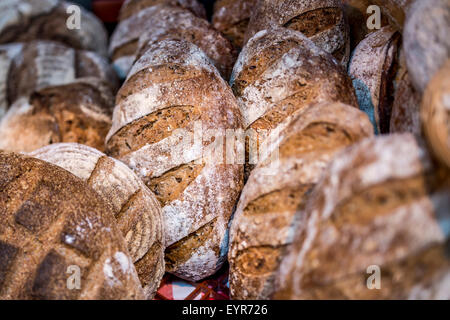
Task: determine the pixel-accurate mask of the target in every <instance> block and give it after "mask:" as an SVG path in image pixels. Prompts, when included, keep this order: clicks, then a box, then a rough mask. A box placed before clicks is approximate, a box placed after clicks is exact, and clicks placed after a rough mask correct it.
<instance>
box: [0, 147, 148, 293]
mask: <svg viewBox="0 0 450 320" xmlns="http://www.w3.org/2000/svg"><path fill="white" fill-rule="evenodd" d="M0 208H1V209H0V210H1V214H0V298H1V299H58V300H59V299H142V298H143V292H142V287H141V285H140V283H139V279H138V276H137V273H136V270H135V268H134V266H133V262H132V261H131V259H130V257H129V255H128V251H127V246H126V243H125V240H124V239H123V237H122V235H121V234H120V232H119V230H118V228H117V225H116V224H115V222H114V221H113V216H112V208H111V206H110V205H109V203H107V202H105V201H104V200H103V199H102V198H101V197H100V196H99V195H98V194H97V193H96V192H95V191H94V190H92V189H91V188H90V187H89V186H88V185H87V184H86V183H85V182H83V181H82V180H81V179H78V178H77V177H75V176H74V175H72V174H71V173H69V172H67V171H66V170H63V169H61V168H59V167H57V166H54V165H51V164H49V163H46V162H44V161H41V160H38V159H34V158H29V157H25V156H21V155H18V154H13V153H5V152H0ZM76 270H79V274H78V275H79V276H80V282H79V284H80V289H77V288H76V287H75V288H74V287H71V286H70V285H76V283H77V282H76V281H71V276H74V277H76V276H77V273H75V271H76ZM72 279H73V278H72Z"/></svg>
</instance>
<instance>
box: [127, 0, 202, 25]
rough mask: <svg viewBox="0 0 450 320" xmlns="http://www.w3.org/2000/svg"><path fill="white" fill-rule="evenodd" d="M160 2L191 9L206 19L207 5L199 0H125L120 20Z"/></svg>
mask: <svg viewBox="0 0 450 320" xmlns="http://www.w3.org/2000/svg"><path fill="white" fill-rule="evenodd" d="M158 4H167V5H171V6H179V7H181V8H184V9H187V10H189V11H191V12H192V13H193V14H195V15H196V16H197V17H199V18H203V19H206V11H205V7H203V5H202V4H201V3H200V2H198V1H197V0H125V2H124V3H123V5H122V8H121V9H120V15H119V20H120V21H123V20H125V19H128V18H130V17H131V16H133V15H135V14H136V13H138V12H139V11H141V10H144V9H146V8H149V7H152V6H155V5H158Z"/></svg>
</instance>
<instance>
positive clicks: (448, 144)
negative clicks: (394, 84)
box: [421, 59, 450, 168]
mask: <svg viewBox="0 0 450 320" xmlns="http://www.w3.org/2000/svg"><path fill="white" fill-rule="evenodd" d="M421 118H422V123H423V127H424V131H425V134H426V137H427V140H428V143H429V145H430V146H431V149H432V151H433V153H434V155H435V156H436V157H437V158H438V159H439V160H440V161H441V162H442V163H443V164H445V165H446V166H447V167H448V168H450V59H449V60H447V62H446V63H445V64H444V66H443V67H442V68H441V70H440V71H438V72H437V73H436V75H435V76H434V77H433V79H432V80H431V81H430V83H429V84H428V87H427V89H426V91H425V94H424V96H423V100H422V106H421Z"/></svg>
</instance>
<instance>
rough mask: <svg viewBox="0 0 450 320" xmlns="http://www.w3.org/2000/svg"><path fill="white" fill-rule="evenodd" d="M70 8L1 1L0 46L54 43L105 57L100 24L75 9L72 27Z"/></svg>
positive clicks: (29, 0) (44, 1) (39, 1)
mask: <svg viewBox="0 0 450 320" xmlns="http://www.w3.org/2000/svg"><path fill="white" fill-rule="evenodd" d="M71 5H72V4H71V3H69V2H65V1H58V0H2V1H1V3H0V21H1V22H2V23H1V24H0V43H9V42H28V41H32V40H36V39H42V40H54V41H58V42H62V43H64V44H66V45H68V46H70V47H72V48H76V49H84V50H91V51H96V52H98V53H99V54H101V55H103V56H106V54H107V42H108V35H107V33H106V30H105V28H104V27H103V24H102V23H101V21H100V20H98V18H97V17H95V16H94V15H93V14H92V13H90V12H88V11H87V10H85V9H83V8H82V7H81V6H78V8H79V9H80V14H81V16H80V19H79V20H80V21H79V22H80V23H79V25H78V26H74V28H72V27H71V25H72V22H74V21H72V20H76V19H74V18H73V17H71V16H72V15H73V12H72V11H71V10H68V9H69V7H70V6H71ZM69 27H70V28H69Z"/></svg>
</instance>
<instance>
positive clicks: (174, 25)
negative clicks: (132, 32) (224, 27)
mask: <svg viewBox="0 0 450 320" xmlns="http://www.w3.org/2000/svg"><path fill="white" fill-rule="evenodd" d="M152 11H153V14H151V15H150V14H149V17H148V19H150V20H151V25H152V27H151V28H150V29H148V30H145V31H144V33H143V34H141V36H140V38H139V43H138V49H137V59H139V57H140V56H141V55H142V54H143V53H145V52H146V51H147V49H148V48H149V47H151V46H152V45H153V44H155V43H157V42H160V41H162V40H165V39H176V40H186V41H190V42H192V43H193V44H195V45H196V46H197V47H199V48H200V49H202V50H203V52H204V53H205V54H206V55H207V56H208V57H209V58H210V59H211V61H212V62H213V64H214V65H215V66H216V68H217V69H218V70H219V71H220V73H221V74H222V76H223V77H224V78H225V79H229V78H230V74H231V71H232V69H233V65H234V63H235V62H236V59H237V52H236V50H235V49H234V48H233V45H232V44H231V43H230V41H229V40H228V39H226V38H225V37H224V36H223V35H222V34H221V33H220V32H218V31H217V30H215V29H214V28H213V27H212V26H211V24H210V23H209V22H208V21H206V20H205V19H201V18H198V17H196V16H195V15H194V14H192V13H191V12H189V11H187V10H185V9H182V8H178V7H171V6H167V5H157V6H154V7H152Z"/></svg>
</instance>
